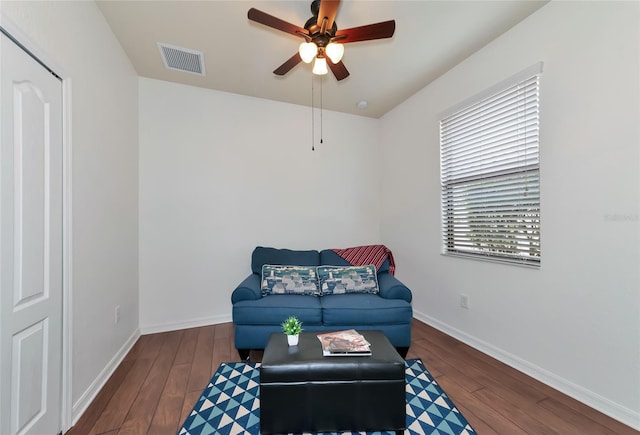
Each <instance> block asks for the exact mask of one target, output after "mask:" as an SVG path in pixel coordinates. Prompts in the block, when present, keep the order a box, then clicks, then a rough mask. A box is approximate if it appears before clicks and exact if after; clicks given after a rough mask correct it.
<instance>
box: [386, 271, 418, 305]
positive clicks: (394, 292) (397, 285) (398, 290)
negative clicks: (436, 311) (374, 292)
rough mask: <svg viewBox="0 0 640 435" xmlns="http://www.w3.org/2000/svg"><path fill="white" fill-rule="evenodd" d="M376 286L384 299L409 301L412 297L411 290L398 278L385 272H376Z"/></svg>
mask: <svg viewBox="0 0 640 435" xmlns="http://www.w3.org/2000/svg"><path fill="white" fill-rule="evenodd" d="M378 287H379V288H380V296H382V297H383V298H385V299H404V300H405V301H407V302H409V303H410V302H411V299H412V298H413V294H412V293H411V290H409V288H408V287H407V286H405V285H404V284H402V282H401V281H400V280H399V279H398V278H396V277H395V276H393V275H390V274H389V273H387V272H382V273H379V274H378Z"/></svg>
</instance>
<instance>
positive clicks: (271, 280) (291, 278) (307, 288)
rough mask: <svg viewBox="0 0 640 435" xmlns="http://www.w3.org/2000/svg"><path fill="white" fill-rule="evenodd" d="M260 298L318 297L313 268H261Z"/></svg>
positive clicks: (318, 290)
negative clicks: (278, 295) (279, 296)
mask: <svg viewBox="0 0 640 435" xmlns="http://www.w3.org/2000/svg"><path fill="white" fill-rule="evenodd" d="M261 283H262V284H261V286H260V290H261V292H262V296H267V295H271V294H273V295H277V294H300V295H311V296H319V295H320V287H319V286H318V279H317V277H316V268H315V266H278V265H273V264H265V265H263V266H262V280H261Z"/></svg>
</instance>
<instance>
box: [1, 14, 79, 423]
mask: <svg viewBox="0 0 640 435" xmlns="http://www.w3.org/2000/svg"><path fill="white" fill-rule="evenodd" d="M0 32H2V33H4V34H5V35H6V36H8V37H9V38H10V39H12V40H13V41H14V42H15V43H16V44H17V45H18V46H20V47H21V48H22V49H23V50H25V51H26V52H27V53H28V54H29V55H31V56H32V57H34V58H35V59H36V60H37V61H38V62H39V63H40V64H41V65H42V66H43V67H44V68H46V69H48V70H49V71H52V72H53V73H54V74H55V75H56V76H58V77H59V78H60V80H61V82H62V382H61V392H60V393H61V397H60V400H61V402H60V403H61V413H62V415H61V416H60V417H61V418H60V424H61V428H60V429H61V430H62V433H65V432H66V431H68V430H69V429H70V428H71V426H73V402H72V401H73V397H72V396H73V395H72V393H73V390H72V381H73V376H72V372H71V368H72V367H73V365H72V355H73V322H72V319H73V315H72V314H73V313H72V310H73V304H72V295H73V291H72V284H73V279H72V277H73V256H72V248H73V243H72V241H73V240H72V235H73V231H72V223H73V219H72V215H71V212H72V210H73V208H72V202H71V201H72V196H71V193H72V167H71V164H72V155H71V151H72V147H71V142H72V140H71V139H72V134H71V133H72V128H71V127H72V126H71V113H72V112H71V95H72V93H71V82H72V80H71V75H70V74H69V73H68V72H67V71H66V70H65V69H64V68H62V67H61V65H60V64H59V63H57V62H56V61H55V59H54V58H52V57H51V56H50V55H49V54H48V53H47V52H45V51H44V50H43V49H42V48H41V47H40V46H39V45H38V44H37V43H35V42H34V41H33V40H32V39H31V38H30V37H29V36H28V35H27V34H26V33H24V32H23V31H22V30H21V29H20V28H19V27H18V26H17V25H15V24H14V23H13V22H12V21H11V20H10V19H9V18H8V17H7V16H6V15H4V14H3V13H2V11H0Z"/></svg>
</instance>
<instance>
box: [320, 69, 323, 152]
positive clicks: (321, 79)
mask: <svg viewBox="0 0 640 435" xmlns="http://www.w3.org/2000/svg"><path fill="white" fill-rule="evenodd" d="M323 81H324V80H323V77H322V76H320V143H323V141H322V132H323V129H322V82H323Z"/></svg>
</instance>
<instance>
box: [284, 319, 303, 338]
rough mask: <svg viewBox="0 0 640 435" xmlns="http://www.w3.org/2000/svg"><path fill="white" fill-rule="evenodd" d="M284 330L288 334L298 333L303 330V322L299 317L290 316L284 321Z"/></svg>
mask: <svg viewBox="0 0 640 435" xmlns="http://www.w3.org/2000/svg"><path fill="white" fill-rule="evenodd" d="M282 331H283V332H284V333H285V334H287V335H298V334H300V333H301V332H302V322H301V321H300V320H298V318H297V317H295V316H290V317H288V318H287V319H286V320H285V321H284V322H282Z"/></svg>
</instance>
